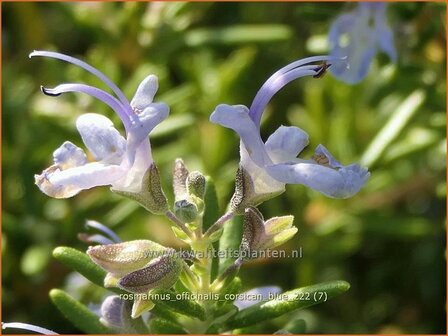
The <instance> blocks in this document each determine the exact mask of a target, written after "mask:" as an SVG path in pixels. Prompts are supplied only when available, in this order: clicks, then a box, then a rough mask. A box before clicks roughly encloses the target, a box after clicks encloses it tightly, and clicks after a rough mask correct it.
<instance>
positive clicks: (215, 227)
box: [205, 211, 235, 237]
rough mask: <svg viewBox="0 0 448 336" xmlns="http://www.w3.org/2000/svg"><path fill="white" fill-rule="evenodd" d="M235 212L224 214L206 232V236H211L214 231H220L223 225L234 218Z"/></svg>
mask: <svg viewBox="0 0 448 336" xmlns="http://www.w3.org/2000/svg"><path fill="white" fill-rule="evenodd" d="M233 216H235V214H234V213H233V212H232V211H228V212H226V213H225V214H224V215H222V216H221V217H220V218H219V219H218V220H217V221H216V222H215V223H214V224H213V225H212V226H210V227H209V229H208V230H207V232H205V236H207V237H208V236H210V235H211V234H212V233H213V232H215V231H218V230H219V229H220V228H222V227H223V225H224V224H225V223H226V222H227V221H229V220H230V219H232V218H233Z"/></svg>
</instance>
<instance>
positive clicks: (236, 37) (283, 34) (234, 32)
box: [185, 24, 292, 47]
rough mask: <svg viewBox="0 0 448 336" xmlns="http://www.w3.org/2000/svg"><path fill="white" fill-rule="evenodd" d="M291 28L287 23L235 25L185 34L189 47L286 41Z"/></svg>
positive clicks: (195, 30) (199, 29)
mask: <svg viewBox="0 0 448 336" xmlns="http://www.w3.org/2000/svg"><path fill="white" fill-rule="evenodd" d="M291 34H292V31H291V29H290V28H289V27H288V26H286V25H279V24H271V25H267V24H266V25H233V26H231V27H225V28H217V29H210V28H207V29H202V28H198V29H194V30H191V31H189V32H187V33H186V34H185V43H186V44H187V46H189V47H197V46H202V45H204V44H237V43H239V44H242V43H252V42H265V43H266V42H274V41H285V40H287V39H289V38H290V36H291Z"/></svg>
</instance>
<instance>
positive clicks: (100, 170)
mask: <svg viewBox="0 0 448 336" xmlns="http://www.w3.org/2000/svg"><path fill="white" fill-rule="evenodd" d="M126 172H127V171H126V170H125V169H123V168H122V167H120V166H117V165H105V164H102V163H99V162H92V163H88V164H86V165H84V166H80V167H74V168H69V169H67V170H56V171H54V172H51V174H48V175H47V180H48V181H49V182H50V183H51V184H52V185H53V186H54V187H56V188H73V189H79V190H83V189H90V188H93V187H96V186H103V185H110V184H112V183H114V182H115V181H116V180H118V179H120V178H121V177H122V176H123V175H124V174H125V173H126ZM66 197H71V196H66Z"/></svg>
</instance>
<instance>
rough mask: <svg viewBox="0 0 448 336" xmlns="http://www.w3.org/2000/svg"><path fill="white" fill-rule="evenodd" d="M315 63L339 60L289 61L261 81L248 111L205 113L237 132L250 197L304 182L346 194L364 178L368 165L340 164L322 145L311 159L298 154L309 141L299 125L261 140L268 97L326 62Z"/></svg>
mask: <svg viewBox="0 0 448 336" xmlns="http://www.w3.org/2000/svg"><path fill="white" fill-rule="evenodd" d="M319 61H320V62H327V61H334V62H339V61H340V59H334V58H332V57H328V56H316V57H310V58H306V59H303V60H299V61H296V62H293V63H291V64H289V65H287V66H286V67H284V68H282V69H280V70H279V71H277V72H276V73H275V74H273V75H272V76H271V77H270V78H269V79H268V80H267V81H266V83H264V85H263V86H262V87H261V89H260V90H259V91H258V93H257V95H256V96H255V99H254V101H253V102H252V105H251V107H250V109H248V108H247V107H246V106H243V105H234V106H230V105H225V104H221V105H218V106H217V107H216V109H215V111H214V112H213V113H212V115H211V116H210V120H211V121H212V122H214V123H217V124H220V125H222V126H224V127H227V128H230V129H233V130H234V131H235V132H237V133H238V134H239V136H240V138H241V145H240V155H241V161H240V167H241V168H243V169H244V171H245V172H247V173H248V174H249V175H250V178H251V180H252V181H251V182H252V188H253V189H254V190H253V191H252V192H253V193H254V194H255V195H274V194H278V193H279V192H282V191H283V190H284V187H285V184H286V183H288V184H303V185H305V186H308V187H310V188H312V189H315V190H317V191H319V192H321V193H323V194H325V195H327V196H329V197H335V198H347V197H350V196H353V195H354V194H356V193H357V192H358V191H359V190H360V189H361V187H362V186H363V185H364V184H365V182H366V181H367V179H368V177H369V172H368V171H367V169H365V168H362V167H360V166H359V165H357V164H351V165H348V166H344V165H342V164H340V163H339V162H338V161H336V160H335V159H334V158H333V156H331V154H330V153H329V152H328V151H327V149H326V148H325V147H324V146H322V145H319V146H318V147H317V148H316V151H315V155H314V156H313V157H312V158H311V159H307V160H305V159H299V158H297V155H298V154H299V153H300V152H301V151H302V150H303V149H304V148H305V147H306V146H307V145H308V135H307V134H306V133H305V132H304V131H303V130H301V129H300V128H298V127H287V126H280V127H279V128H278V129H277V130H276V131H275V132H274V133H273V134H272V135H271V136H270V137H269V138H268V140H267V141H266V142H263V140H262V139H261V136H260V120H261V115H262V113H263V111H264V109H265V107H266V105H267V104H268V103H269V101H270V99H271V98H272V97H273V96H274V94H275V93H277V92H278V91H279V90H280V89H281V88H282V87H283V86H285V85H286V84H288V83H289V82H291V81H292V80H294V79H296V78H299V77H304V76H314V77H316V76H317V75H319V74H321V72H322V71H324V70H325V69H326V67H327V66H328V65H327V64H324V65H315V64H314V65H311V64H310V63H312V62H319ZM331 66H333V64H332V65H331ZM255 198H256V197H254V199H255Z"/></svg>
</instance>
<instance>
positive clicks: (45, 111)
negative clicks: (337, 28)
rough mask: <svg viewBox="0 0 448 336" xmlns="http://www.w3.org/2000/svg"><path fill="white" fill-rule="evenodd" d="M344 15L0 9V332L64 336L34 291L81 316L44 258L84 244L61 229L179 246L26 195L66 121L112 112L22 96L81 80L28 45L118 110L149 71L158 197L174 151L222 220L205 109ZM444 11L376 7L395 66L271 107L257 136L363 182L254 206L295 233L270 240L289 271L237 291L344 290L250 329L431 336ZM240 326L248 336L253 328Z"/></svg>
mask: <svg viewBox="0 0 448 336" xmlns="http://www.w3.org/2000/svg"><path fill="white" fill-rule="evenodd" d="M352 7H353V5H351V4H345V3H176V2H173V3H99V2H84V3H13V2H10V3H2V22H3V30H2V43H3V44H2V47H3V52H2V55H3V59H2V65H3V67H2V70H3V71H2V76H3V77H2V98H3V99H2V111H3V114H2V134H3V137H2V153H3V156H2V169H3V176H2V177H3V179H2V182H3V188H2V198H3V221H2V232H3V235H2V313H3V314H2V321H5V322H7V321H21V322H28V323H34V324H37V325H40V326H43V327H47V328H50V329H53V330H55V331H58V332H60V333H68V332H70V333H74V332H79V331H78V330H76V329H75V328H74V327H73V326H71V325H70V324H69V323H68V322H66V321H65V319H64V318H63V317H62V316H61V315H60V313H59V312H58V311H57V310H56V309H55V308H54V307H53V306H52V304H51V302H50V301H49V298H48V291H49V290H50V289H51V288H54V287H59V288H66V289H67V290H68V291H69V292H70V293H72V295H74V296H75V297H77V298H79V299H81V300H82V301H84V302H85V303H86V304H90V305H91V307H92V309H95V308H97V307H98V304H99V303H100V298H101V296H102V295H103V292H100V291H98V289H97V288H95V287H94V286H93V285H92V286H90V285H89V284H88V283H87V282H86V281H84V280H83V278H82V277H81V276H76V275H74V274H71V273H70V271H69V270H68V269H67V268H65V267H64V266H63V265H61V264H59V263H58V262H56V261H54V260H53V259H52V257H51V251H52V249H53V248H55V247H56V246H60V245H67V246H74V247H76V248H78V249H81V250H85V249H86V247H87V246H86V245H85V244H84V243H81V242H80V241H79V240H78V239H77V234H78V233H80V232H86V229H85V228H84V221H85V220H86V219H95V220H97V221H100V222H102V223H105V224H107V225H108V226H109V227H112V228H113V229H114V230H116V232H117V233H118V234H119V235H120V236H121V237H122V238H123V239H124V240H131V239H138V238H149V239H153V240H156V241H158V242H161V243H163V244H167V245H171V246H174V247H180V246H181V245H179V244H178V243H177V242H176V241H175V240H174V239H173V235H172V233H171V231H170V229H169V225H168V223H167V222H166V220H165V219H164V218H162V217H157V216H153V215H151V214H148V213H147V212H145V210H144V209H142V208H140V207H138V206H137V205H136V204H134V203H133V202H131V201H128V200H125V199H122V198H120V197H118V196H116V195H113V194H112V193H110V192H109V191H108V189H107V188H96V189H93V190H90V191H86V192H83V193H81V194H79V195H78V196H76V197H74V198H71V199H68V200H55V199H50V198H49V197H47V196H45V195H44V194H42V193H41V192H40V191H39V190H38V188H37V187H36V186H35V185H34V177H33V176H34V174H36V173H40V172H41V171H42V170H43V169H44V168H46V167H47V166H48V165H49V163H50V161H51V154H52V152H53V150H54V149H56V148H57V147H58V146H59V145H60V144H61V143H62V142H63V141H64V140H70V141H72V142H74V143H75V144H77V145H80V146H82V141H81V139H80V136H79V134H78V133H77V131H76V129H75V120H76V118H77V117H78V116H79V115H80V114H81V113H84V112H98V113H103V114H105V115H107V116H108V117H110V118H112V119H113V120H114V121H115V122H116V125H119V120H118V118H117V117H116V116H115V115H114V114H113V112H112V111H111V110H110V109H109V108H108V107H107V106H105V105H104V104H102V103H101V102H99V101H96V100H94V99H91V98H90V97H87V96H84V95H81V94H76V95H75V94H66V95H64V96H61V97H58V98H51V97H46V96H44V95H42V94H41V93H40V91H39V86H40V85H46V86H49V87H52V86H56V85H57V84H59V83H64V82H83V83H87V84H90V85H96V86H100V87H102V88H104V86H103V84H102V83H100V82H99V81H98V80H97V79H96V78H94V77H93V76H92V75H89V74H88V73H86V72H85V71H83V70H81V69H79V68H76V67H74V66H72V65H69V64H66V63H63V62H60V61H56V60H51V59H43V58H36V59H32V60H30V59H28V54H29V52H31V51H32V50H33V49H41V50H42V49H47V50H57V51H60V52H63V53H66V54H70V55H73V56H76V57H79V58H81V59H83V60H85V61H87V62H89V63H90V64H92V65H93V66H96V67H97V68H98V69H100V70H101V71H103V72H104V73H105V74H106V75H107V76H109V77H110V78H112V79H113V81H115V83H117V84H118V86H119V87H121V88H122V89H123V90H124V92H125V94H126V95H127V96H128V97H129V98H131V97H132V95H133V93H134V90H135V89H136V87H137V85H138V83H139V82H140V81H141V80H142V79H143V78H144V77H145V76H146V75H147V74H149V73H154V74H156V75H157V76H158V77H159V80H160V89H159V92H158V94H157V96H156V100H157V101H164V102H166V103H168V104H169V105H170V107H171V114H170V117H169V119H168V120H167V121H165V122H163V123H162V124H161V125H160V126H158V127H157V128H156V130H155V131H154V132H153V134H151V141H152V146H153V153H154V156H155V160H156V162H157V164H158V166H159V168H160V170H161V173H162V176H163V184H164V187H165V191H166V192H167V194H168V195H169V197H170V200H173V197H172V193H171V187H170V185H171V180H170V178H171V177H170V175H171V169H172V166H173V160H174V159H175V158H176V157H182V158H183V159H184V160H185V162H186V164H187V165H188V166H189V168H190V169H200V170H201V171H203V172H204V173H205V174H207V175H210V176H212V177H213V178H214V179H215V180H216V182H217V189H218V193H219V200H220V202H221V203H220V205H221V208H222V209H223V210H224V209H225V206H226V202H228V200H229V198H230V196H231V194H232V191H233V181H234V180H233V179H234V174H235V172H236V169H237V165H238V160H239V153H238V143H239V139H238V138H237V136H236V135H235V134H234V133H233V132H232V131H230V130H228V129H224V128H221V127H219V126H216V125H214V124H211V123H209V122H208V116H209V115H210V113H211V112H212V111H213V109H214V107H215V106H216V105H217V104H219V103H228V104H245V105H250V103H251V101H252V99H253V97H254V96H255V94H256V92H257V90H258V88H259V87H260V86H261V85H262V84H263V83H264V81H265V80H266V79H267V78H268V77H269V76H270V75H271V74H272V73H273V72H274V71H275V70H277V69H279V68H280V67H282V66H284V65H286V64H288V63H289V62H291V61H293V60H296V59H299V58H303V57H306V56H310V55H316V54H322V53H326V52H327V51H328V50H327V48H328V46H327V42H326V33H327V31H328V29H329V26H330V24H331V22H332V20H334V19H335V17H336V16H337V15H339V14H341V13H342V12H343V11H346V10H350V9H351V8H352ZM445 9H446V7H445V4H444V3H393V4H390V5H389V7H388V10H387V15H388V19H389V22H390V24H391V26H392V28H393V30H394V34H395V38H396V47H397V50H398V55H399V57H398V63H397V64H390V63H389V60H388V59H387V57H386V56H385V55H383V54H380V55H378V56H377V57H376V59H375V61H374V63H373V64H372V65H371V69H370V72H369V75H368V77H367V78H366V79H365V80H364V81H362V82H361V83H360V84H359V85H356V86H348V85H346V84H344V83H341V82H338V81H337V80H335V79H334V78H332V77H331V75H326V76H325V77H323V78H322V79H319V80H316V79H313V78H306V79H301V80H299V81H296V82H294V83H292V84H290V85H289V86H288V87H286V88H285V89H283V90H282V92H281V93H279V94H278V95H276V97H275V98H274V99H273V101H272V102H271V104H270V105H269V107H268V109H267V111H266V112H265V114H264V119H263V124H262V135H263V137H264V139H266V138H267V136H269V134H271V133H272V132H273V131H274V130H275V129H276V128H277V127H278V126H279V125H280V124H288V125H289V124H291V125H296V126H299V127H301V128H303V129H304V130H306V131H307V132H308V133H309V135H310V142H311V143H310V146H309V148H308V149H307V150H306V151H305V152H304V153H303V154H302V155H303V156H304V157H309V156H310V155H312V151H313V149H314V148H315V146H317V145H318V144H319V143H322V144H324V145H326V146H327V147H328V148H329V150H330V151H331V152H332V153H333V154H334V155H335V157H336V158H338V159H339V160H340V161H342V162H343V163H345V164H348V163H352V162H356V161H361V162H363V163H364V164H366V165H367V166H369V169H370V171H371V173H372V176H371V178H370V180H369V182H368V184H367V185H366V187H365V188H364V189H363V190H362V191H361V192H360V193H359V194H358V195H356V196H355V197H353V198H351V199H348V200H333V199H328V198H326V197H324V196H322V195H320V194H318V193H316V192H313V191H312V190H308V189H306V188H305V187H303V186H288V187H287V192H286V193H284V194H283V195H281V196H280V197H277V198H276V199H273V200H271V201H268V202H266V203H264V204H263V205H262V206H261V207H260V209H261V210H262V212H263V213H264V215H265V217H266V218H269V217H271V216H276V215H286V214H290V213H291V214H293V215H294V216H295V225H297V226H298V228H299V234H298V235H297V236H296V237H295V238H294V239H293V240H292V241H290V242H289V243H288V244H286V245H285V246H283V247H282V248H285V249H287V250H291V249H298V248H299V247H302V249H303V258H301V259H284V260H281V259H272V260H261V261H256V262H251V263H248V264H247V265H245V266H244V267H243V269H242V271H241V276H242V279H243V281H244V283H245V288H246V289H249V288H252V287H255V286H261V285H278V286H281V287H282V288H283V289H285V290H287V289H292V288H295V287H299V286H305V285H310V284H313V283H316V282H321V281H326V280H336V279H343V280H347V281H349V282H350V283H351V285H352V287H351V289H350V290H349V292H348V293H346V294H344V295H342V296H340V297H338V298H337V299H334V300H332V301H329V302H327V303H325V304H321V305H318V306H315V307H312V308H309V309H306V310H305V311H300V312H296V313H292V314H289V315H288V316H286V317H282V318H277V319H275V320H273V321H270V322H269V323H266V324H261V325H260V329H259V330H258V331H261V332H263V333H269V332H273V331H275V330H277V329H279V328H280V327H282V326H283V325H284V324H285V323H286V322H287V321H288V320H290V319H293V318H302V319H304V320H305V321H306V323H307V332H310V333H389V332H391V333H440V334H442V333H445V328H446V318H445V316H446V313H445V300H446V293H445V288H446V287H445V283H446V276H445V275H446V269H445V267H446V265H445V254H444V253H445V244H446V242H445V224H444V223H445V211H446V208H445V204H446V183H445V168H446V167H445V156H446V150H445V148H446V147H445V128H446V117H445V111H446V106H445V95H446V81H445V73H446V68H445V64H446V54H445V45H446V36H445V29H446V27H445V25H446V22H445ZM255 331H256V330H255Z"/></svg>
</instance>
